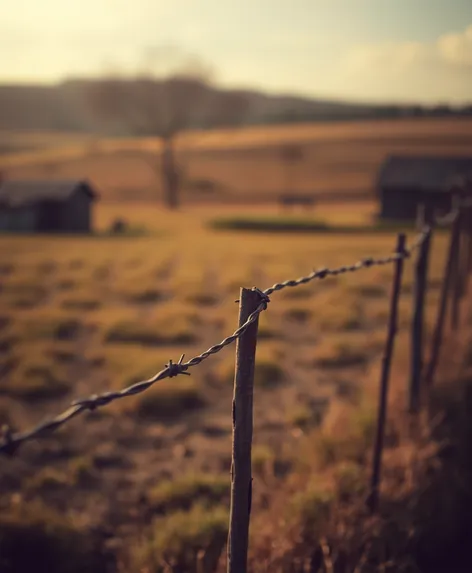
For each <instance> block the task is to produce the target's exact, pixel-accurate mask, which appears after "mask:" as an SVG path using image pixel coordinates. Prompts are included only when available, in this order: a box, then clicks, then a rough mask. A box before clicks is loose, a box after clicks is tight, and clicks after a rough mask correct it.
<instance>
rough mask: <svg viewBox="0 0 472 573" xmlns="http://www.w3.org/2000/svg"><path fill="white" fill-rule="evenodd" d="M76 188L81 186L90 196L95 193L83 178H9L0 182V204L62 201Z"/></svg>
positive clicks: (12, 205) (17, 204) (13, 204)
mask: <svg viewBox="0 0 472 573" xmlns="http://www.w3.org/2000/svg"><path fill="white" fill-rule="evenodd" d="M78 188H82V189H83V190H84V191H85V192H86V193H88V194H89V195H90V196H91V197H92V198H95V197H96V196H97V195H96V193H95V191H94V190H93V189H92V187H91V186H90V184H89V183H88V182H87V181H84V180H72V181H59V180H50V181H48V180H40V181H38V180H23V181H21V180H16V181H15V180H11V181H4V182H3V183H0V204H4V205H8V206H10V207H19V206H21V205H29V204H31V203H36V202H37V201H63V200H65V199H67V198H69V197H70V196H71V195H72V193H74V192H75V191H76V190H77V189H78Z"/></svg>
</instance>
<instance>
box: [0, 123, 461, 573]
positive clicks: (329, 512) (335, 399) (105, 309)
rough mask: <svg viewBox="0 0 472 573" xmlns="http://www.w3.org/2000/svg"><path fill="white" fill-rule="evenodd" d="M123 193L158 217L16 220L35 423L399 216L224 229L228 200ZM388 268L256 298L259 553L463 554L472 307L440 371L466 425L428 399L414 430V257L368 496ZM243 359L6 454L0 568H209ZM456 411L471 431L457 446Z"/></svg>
mask: <svg viewBox="0 0 472 573" xmlns="http://www.w3.org/2000/svg"><path fill="white" fill-rule="evenodd" d="M379 133H380V132H379ZM379 137H380V135H379ZM320 152H321V150H320ZM228 177H230V175H228ZM274 177H275V175H274ZM372 210H373V206H372V205H366V206H365V205H361V204H360V205H359V206H358V207H357V208H356V210H354V209H353V208H352V206H342V205H338V206H336V207H333V208H324V209H321V208H320V209H319V211H318V213H317V215H319V216H321V217H324V218H326V219H327V220H330V221H346V222H359V221H367V220H368V219H369V216H370V214H371V213H372ZM123 214H124V215H125V216H126V217H127V218H128V219H129V220H130V221H131V222H132V223H135V224H137V225H144V226H145V227H146V228H148V229H149V230H150V231H151V233H150V234H149V235H148V236H142V237H117V238H111V237H106V236H101V237H95V238H94V237H85V238H52V237H43V238H41V239H38V240H36V239H32V238H28V237H3V238H1V240H0V261H1V265H0V275H1V290H0V349H1V354H0V373H1V376H0V423H2V422H8V423H9V424H11V425H12V426H13V427H14V428H25V427H29V426H30V425H32V424H34V423H35V422H38V421H40V420H41V419H42V418H43V417H44V416H47V415H49V414H51V413H56V412H58V411H60V410H61V409H62V408H63V407H65V406H66V405H68V404H69V403H70V402H71V400H73V399H74V398H77V397H82V396H87V395H90V394H94V393H96V392H97V391H103V390H107V389H118V388H122V387H124V386H125V385H128V384H130V383H133V382H135V381H137V380H139V379H143V378H147V377H149V376H151V375H153V374H154V373H155V372H156V371H158V370H160V369H161V368H162V367H163V365H164V364H165V363H166V362H168V360H169V359H170V358H172V359H173V360H176V359H178V357H179V356H180V354H181V353H182V352H185V353H186V357H187V358H190V357H191V356H193V355H195V354H198V353H200V352H201V351H202V350H204V349H206V348H207V347H208V346H210V345H211V344H213V343H215V342H218V341H219V340H220V339H222V338H223V337H224V336H226V335H227V334H229V333H230V332H232V331H233V330H234V328H235V327H236V325H237V310H238V309H237V305H236V304H235V303H234V300H235V299H236V298H237V296H238V289H239V287H240V286H253V285H257V286H260V287H262V288H265V287H267V286H270V285H271V284H272V283H273V282H276V281H279V280H280V279H282V280H284V279H286V278H292V277H296V276H300V275H302V274H306V273H307V272H310V271H311V269H312V268H313V267H318V266H320V267H321V266H326V265H329V266H336V265H341V264H344V263H350V262H352V261H354V260H357V259H358V258H359V257H363V256H366V255H373V256H376V255H383V254H387V253H389V252H391V250H392V249H393V248H394V245H395V238H394V236H393V234H392V235H390V234H382V235H375V239H374V238H373V236H372V235H369V234H368V233H365V234H357V235H356V234H353V235H348V236H344V235H336V234H328V235H326V236H323V235H321V234H320V235H274V234H271V235H264V234H260V233H259V234H257V235H252V234H249V233H245V234H241V233H232V232H228V231H226V232H216V231H212V230H210V229H209V228H208V227H206V226H205V221H207V220H208V219H210V218H212V217H213V216H215V215H220V214H222V208H221V207H212V208H205V209H201V208H196V207H194V208H188V209H186V208H184V210H183V211H182V212H180V213H171V214H169V213H166V212H163V211H161V210H160V209H159V208H158V207H157V206H155V205H150V204H145V205H142V204H141V205H140V204H129V205H126V206H123V205H121V204H120V203H118V202H117V203H115V204H113V205H105V206H100V207H99V208H98V212H97V220H96V222H97V226H98V228H99V229H105V228H107V226H108V225H109V223H110V221H111V220H113V219H114V218H115V217H116V216H118V215H123ZM223 214H224V213H223ZM445 246H446V237H445V236H444V235H441V236H437V237H436V238H435V239H434V244H433V256H432V261H431V273H430V276H431V278H430V291H429V292H430V294H429V295H428V299H427V308H428V311H427V312H428V324H429V325H431V322H432V319H433V317H434V311H435V309H436V304H437V292H438V285H439V284H440V279H441V276H442V271H443V264H444V253H445ZM391 276H392V268H391V267H380V268H373V269H368V270H364V271H362V272H359V273H356V274H353V275H347V276H343V277H340V278H337V279H333V278H330V279H327V280H326V281H323V282H318V283H316V284H311V285H308V286H302V287H299V288H297V289H296V290H286V291H283V292H281V293H275V294H274V295H273V296H272V302H271V303H270V305H269V309H268V310H267V312H266V313H264V314H263V315H262V316H261V319H260V333H261V338H260V342H259V344H258V349H257V370H256V395H255V416H254V420H255V428H254V449H253V466H254V467H253V470H254V499H253V521H252V528H251V556H250V559H251V571H254V572H263V571H270V572H274V573H277V572H282V571H283V572H293V573H295V572H296V573H298V572H302V571H313V572H314V571H318V570H320V571H326V572H331V571H333V572H334V571H340V572H343V573H344V572H346V573H347V572H354V571H356V572H359V573H360V572H369V573H370V572H371V571H372V572H374V571H411V572H415V571H425V572H426V573H430V572H432V571H436V570H438V571H442V570H446V569H444V568H442V569H441V568H438V569H435V568H434V567H433V564H434V563H436V564H437V565H438V566H439V564H441V566H442V567H443V566H444V562H441V561H440V559H441V558H442V556H443V555H447V558H448V559H449V564H452V563H453V560H454V559H453V558H454V556H456V557H458V558H459V557H460V555H459V554H458V549H457V547H458V546H457V542H458V540H459V534H460V532H461V528H463V527H464V523H467V524H468V520H470V518H469V517H468V515H464V514H467V512H466V511H465V509H466V508H469V509H470V501H469V497H468V496H469V491H468V490H469V486H468V485H466V486H464V487H462V489H461V488H460V487H459V484H460V483H461V479H462V480H465V479H466V478H467V476H468V475H469V474H468V473H465V470H464V467H466V465H464V464H463V463H462V462H463V458H462V457H461V456H462V454H463V451H462V446H463V445H464V444H466V443H467V441H466V437H465V436H466V432H467V431H469V433H470V430H468V425H467V423H466V419H465V418H463V417H461V416H462V414H463V411H464V410H463V408H464V404H466V401H465V400H464V398H463V397H464V395H467V394H468V391H467V388H468V387H469V385H468V384H466V383H465V382H467V377H466V375H468V372H467V371H465V373H464V369H463V368H462V369H461V367H462V366H463V364H462V362H460V361H459V358H460V357H461V356H462V353H463V350H464V343H466V342H468V338H466V335H467V329H466V326H467V325H466V323H465V321H464V322H463V324H464V325H465V327H464V329H463V330H462V331H461V332H462V339H460V338H459V339H456V341H455V343H454V344H453V345H452V347H450V348H449V347H448V348H447V351H446V353H445V354H446V356H445V358H446V359H447V360H445V361H444V364H443V374H444V376H443V377H444V379H445V380H447V381H448V382H452V380H453V379H454V378H455V376H456V374H457V373H458V372H460V374H461V376H462V379H461V383H460V384H459V385H458V388H459V389H456V388H455V387H454V386H453V385H452V384H450V385H449V387H443V386H442V385H440V386H439V389H438V390H437V393H436V395H435V396H434V400H433V404H432V411H433V412H434V411H435V408H437V406H438V405H439V406H440V407H441V409H442V410H444V408H445V409H446V412H447V413H450V414H451V419H452V420H453V421H454V424H453V425H448V426H444V425H442V426H438V425H437V424H436V425H435V426H432V425H431V424H429V423H428V422H427V421H426V420H422V421H421V423H420V425H419V426H420V427H419V428H418V429H417V433H416V434H415V436H413V437H412V435H411V433H410V431H409V430H408V428H407V424H406V423H405V419H406V418H405V416H404V414H403V410H404V404H405V397H404V392H405V389H406V382H407V369H408V324H409V318H410V316H411V308H410V306H411V283H412V268H411V263H407V265H406V277H405V283H404V284H405V285H406V288H405V289H404V291H403V293H402V299H401V321H400V327H401V328H400V333H399V337H398V341H397V348H396V353H395V361H394V372H393V387H392V394H391V397H392V400H391V401H392V408H393V410H392V412H393V415H392V417H391V422H390V426H389V430H388V436H387V438H388V439H387V450H386V454H385V474H384V477H385V479H384V482H383V490H382V499H383V502H382V507H381V514H380V516H379V517H377V518H375V519H373V518H369V517H368V516H367V515H366V514H365V509H364V507H365V506H364V499H365V494H366V493H367V492H366V484H367V482H368V477H369V472H368V468H369V461H370V456H371V448H372V438H373V431H374V424H375V406H376V401H377V383H378V378H379V371H380V363H381V354H382V348H383V344H384V340H385V334H386V318H387V314H388V296H389V290H390V281H391ZM458 357H459V358H458ZM468 361H469V362H470V363H472V360H470V356H469V360H468ZM465 366H467V367H469V368H470V364H466V365H465ZM233 369H234V347H229V348H226V349H225V350H223V351H222V352H221V353H219V354H218V355H215V356H213V357H211V358H209V359H208V360H207V361H206V362H204V363H203V364H202V365H200V366H198V367H195V368H194V369H192V371H191V373H192V376H191V377H190V378H187V377H183V376H182V377H180V378H176V379H172V380H167V381H165V382H162V383H160V384H158V385H156V386H154V387H153V388H152V389H151V390H149V391H148V392H146V393H144V394H141V395H140V396H136V397H134V398H128V399H127V400H123V401H119V402H117V403H114V404H113V405H111V406H109V407H107V408H105V409H102V410H99V411H96V412H92V413H90V414H88V415H86V416H83V417H82V418H80V419H76V420H74V421H73V422H71V423H70V424H69V425H68V426H67V427H64V428H62V429H61V430H59V431H58V432H56V433H55V434H52V435H50V436H48V437H46V438H44V439H42V440H39V441H34V442H31V443H29V444H27V445H25V446H24V447H23V448H22V449H21V450H20V452H19V454H18V455H17V456H15V457H13V458H12V459H4V460H2V463H1V466H0V491H1V494H0V507H1V517H0V560H1V559H2V558H3V559H4V562H5V563H6V565H5V567H6V569H1V567H2V566H3V565H0V570H2V571H5V572H8V573H10V572H13V571H15V572H17V571H18V572H21V573H23V572H26V571H29V570H31V567H32V566H33V565H34V568H35V570H37V571H48V572H49V573H56V572H59V571H60V572H66V573H69V572H70V573H79V572H80V573H82V572H85V571H104V570H105V567H106V566H108V565H109V566H110V568H111V570H112V571H116V570H117V568H119V570H120V571H123V572H126V573H128V572H135V571H136V572H137V571H146V572H149V573H161V572H162V573H164V572H168V571H173V572H181V573H184V572H189V573H192V572H208V573H210V572H213V571H215V570H216V568H217V567H218V560H219V558H220V555H221V554H222V551H223V548H224V545H225V542H226V530H227V529H226V528H227V523H228V505H229V503H228V500H229V498H228V496H229V493H228V484H229V463H230V451H231V415H230V412H231V398H232V373H233ZM464 392H465V394H464ZM466 397H467V396H466ZM468 400H470V398H468ZM458 414H461V415H460V416H459V415H458ZM464 420H465V422H464V423H463V421H464ZM438 428H439V429H438ZM446 430H447V431H451V432H452V431H454V432H455V433H454V434H453V436H452V437H453V438H454V439H455V438H457V437H458V436H459V437H460V438H461V440H460V441H459V442H458V445H457V444H455V446H454V447H455V449H452V450H448V451H446V453H444V451H443V450H444V447H443V446H442V445H441V444H442V443H443V440H444V439H445V438H446V437H447V438H449V437H450V436H446V435H445V434H444V433H445V432H446ZM439 450H440V455H438V451H439ZM446 456H449V458H447V460H448V464H446V466H444V463H443V462H444V460H446ZM461 464H462V465H461ZM443 466H444V467H443ZM467 467H468V466H467ZM444 468H445V469H444ZM467 471H468V470H467ZM464 476H466V478H464ZM467 479H468V478H467ZM464 483H466V482H464ZM467 504H469V505H467ZM468 513H469V514H470V511H469V512H468ZM463 520H466V521H465V522H464V521H463ZM439 541H440V542H439ZM25 547H28V551H24V548H25ZM223 553H224V551H223ZM116 559H118V562H119V563H118V565H117V564H116ZM223 561H224V558H222V559H221V560H220V563H219V567H220V568H221V567H224V563H223ZM13 562H14V563H16V569H15V568H14V567H13V568H10V569H9V568H8V567H9V566H10V565H9V564H11V563H13ZM38 563H41V564H42V565H41V566H39V568H38ZM41 567H42V568H41ZM318 567H319V569H318ZM356 567H357V568H356ZM448 570H451V571H452V569H448ZM466 570H468V569H466Z"/></svg>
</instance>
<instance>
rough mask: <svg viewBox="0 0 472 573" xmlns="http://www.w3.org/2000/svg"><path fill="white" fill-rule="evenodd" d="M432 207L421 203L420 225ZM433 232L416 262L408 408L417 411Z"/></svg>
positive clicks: (422, 247)
mask: <svg viewBox="0 0 472 573" xmlns="http://www.w3.org/2000/svg"><path fill="white" fill-rule="evenodd" d="M431 217H432V213H431V209H430V208H429V207H426V206H425V205H421V206H420V208H419V209H418V219H417V223H418V227H419V229H421V228H422V227H423V226H424V225H425V224H430V223H431ZM431 236H432V233H431V232H430V233H428V234H427V235H426V237H425V239H424V241H423V242H422V243H421V246H420V250H419V253H418V257H417V259H416V263H415V271H414V272H415V274H414V292H413V321H412V327H411V373H410V391H409V404H408V409H409V412H410V413H416V412H418V410H419V406H420V394H421V373H422V369H423V331H424V306H425V297H426V289H427V286H428V260H429V252H430V247H431Z"/></svg>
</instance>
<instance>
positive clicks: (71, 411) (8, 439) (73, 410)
mask: <svg viewBox="0 0 472 573" xmlns="http://www.w3.org/2000/svg"><path fill="white" fill-rule="evenodd" d="M458 213H459V208H455V209H454V210H453V211H451V213H449V214H448V215H446V216H445V217H443V218H442V219H436V220H435V222H434V225H435V224H437V222H438V221H440V223H441V224H447V223H451V222H453V221H454V220H455V218H456V217H457V215H458ZM434 225H432V226H425V227H424V229H423V230H422V231H421V232H420V233H419V234H418V236H417V237H416V239H415V240H414V241H413V244H412V246H411V247H410V248H409V249H405V250H404V251H403V252H396V253H393V254H392V255H388V256H385V257H379V258H374V257H367V258H364V259H361V260H360V261H358V262H356V263H354V264H351V265H345V266H341V267H338V268H334V269H330V268H322V269H318V270H314V271H313V272H311V273H310V274H309V275H307V276H305V277H300V278H298V279H295V280H287V281H284V282H280V283H275V284H274V285H272V286H271V287H269V288H267V289H265V290H263V291H262V290H260V289H258V288H257V287H253V290H254V291H256V292H257V293H259V295H260V297H261V302H260V304H259V306H258V307H257V309H256V310H255V311H254V312H253V313H252V314H251V315H250V316H249V318H248V319H247V321H246V322H245V323H244V324H243V325H242V326H240V327H239V328H238V329H236V330H235V331H234V332H233V334H231V335H230V336H228V337H227V338H225V339H224V340H222V341H221V342H220V343H218V344H215V345H214V346H211V347H210V348H208V350H205V351H204V352H202V353H201V354H199V355H198V356H195V357H194V358H191V359H190V360H188V361H187V362H184V361H183V359H184V356H185V355H184V354H182V356H181V357H180V359H179V361H178V362H176V363H174V362H172V360H169V363H168V364H166V365H165V368H164V369H162V370H161V371H160V372H158V373H157V374H155V375H154V376H153V377H152V378H149V379H148V380H143V381H141V382H137V383H135V384H133V385H131V386H129V387H127V388H125V389H123V390H120V391H116V392H105V393H103V394H95V395H93V396H90V397H89V398H85V399H80V400H76V401H74V402H73V403H72V404H71V406H70V407H69V408H68V409H67V410H65V411H64V412H62V413H61V414H59V415H58V416H56V417H54V418H51V419H48V420H46V421H45V422H42V423H40V424H39V425H37V426H35V427H34V428H32V429H30V430H28V431H25V432H20V433H13V432H12V431H11V429H10V428H8V427H7V426H5V427H4V428H3V429H2V436H1V439H0V454H1V453H3V454H6V455H13V454H14V453H15V452H16V451H17V450H18V448H19V446H20V445H21V444H22V443H24V442H26V441H29V440H32V439H34V438H39V437H41V436H43V435H44V434H46V433H49V432H52V431H54V430H56V429H58V428H59V427H61V426H63V425H64V424H66V423H67V422H69V421H70V420H72V418H75V417H76V416H78V415H79V414H82V413H84V412H87V411H93V410H95V409H97V408H99V407H103V406H106V405H108V404H110V403H111V402H114V401H115V400H120V399H122V398H127V397H129V396H135V395H136V394H140V393H142V392H145V391H146V390H148V389H149V388H150V387H151V386H153V385H154V384H155V383H156V382H159V381H161V380H164V379H165V378H175V377H176V376H179V375H186V376H189V375H190V373H189V372H187V370H188V369H189V368H191V367H193V366H197V365H198V364H201V363H202V362H203V361H204V360H206V359H207V358H208V357H209V356H211V355H212V354H216V353H218V352H220V351H221V350H222V349H223V348H225V347H226V346H228V345H230V344H232V343H233V342H235V341H236V340H237V339H238V338H240V337H241V336H242V335H243V334H244V333H245V332H246V330H247V329H248V328H249V326H250V325H251V324H252V323H253V322H255V320H256V319H257V317H258V316H259V314H261V312H263V311H264V310H266V309H267V306H268V304H269V302H270V298H269V295H271V294H272V293H274V292H278V291H280V290H283V289H285V288H288V287H291V288H292V287H297V286H300V285H304V284H307V283H309V282H312V281H314V280H324V279H325V278H327V277H330V276H332V277H334V276H339V275H342V274H346V273H353V272H357V271H360V270H362V269H368V268H371V267H374V266H380V265H387V264H390V263H394V262H395V261H397V260H399V259H400V258H402V259H407V258H408V257H410V256H411V254H412V252H413V251H414V250H415V249H417V248H418V247H419V246H420V245H421V244H422V243H423V242H424V240H425V239H426V237H427V236H428V235H429V234H430V233H431V232H432V228H433V226H434Z"/></svg>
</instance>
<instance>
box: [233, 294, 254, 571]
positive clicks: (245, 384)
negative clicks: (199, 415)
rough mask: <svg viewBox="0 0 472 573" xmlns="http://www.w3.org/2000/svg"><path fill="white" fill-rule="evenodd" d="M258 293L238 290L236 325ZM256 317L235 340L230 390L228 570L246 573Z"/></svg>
mask: <svg viewBox="0 0 472 573" xmlns="http://www.w3.org/2000/svg"><path fill="white" fill-rule="evenodd" d="M260 303H261V296H260V294H259V293H258V292H256V291H254V290H248V289H245V288H243V289H241V296H240V299H239V326H242V325H243V324H244V323H245V322H246V321H247V319H248V318H249V316H250V315H251V314H252V313H253V312H254V311H255V310H257V308H258V306H259V305H260ZM258 322H259V319H257V320H256V321H255V322H253V323H252V324H251V325H250V326H249V327H248V329H247V330H246V332H245V333H244V334H243V335H242V336H241V337H240V338H238V340H237V342H236V366H235V376H234V392H233V444H232V459H231V507H230V523H229V533H228V566H227V571H228V573H246V571H247V556H248V545H249V521H250V514H251V499H252V472H251V448H252V429H253V395H254V369H255V361H256V344H257V329H258Z"/></svg>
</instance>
